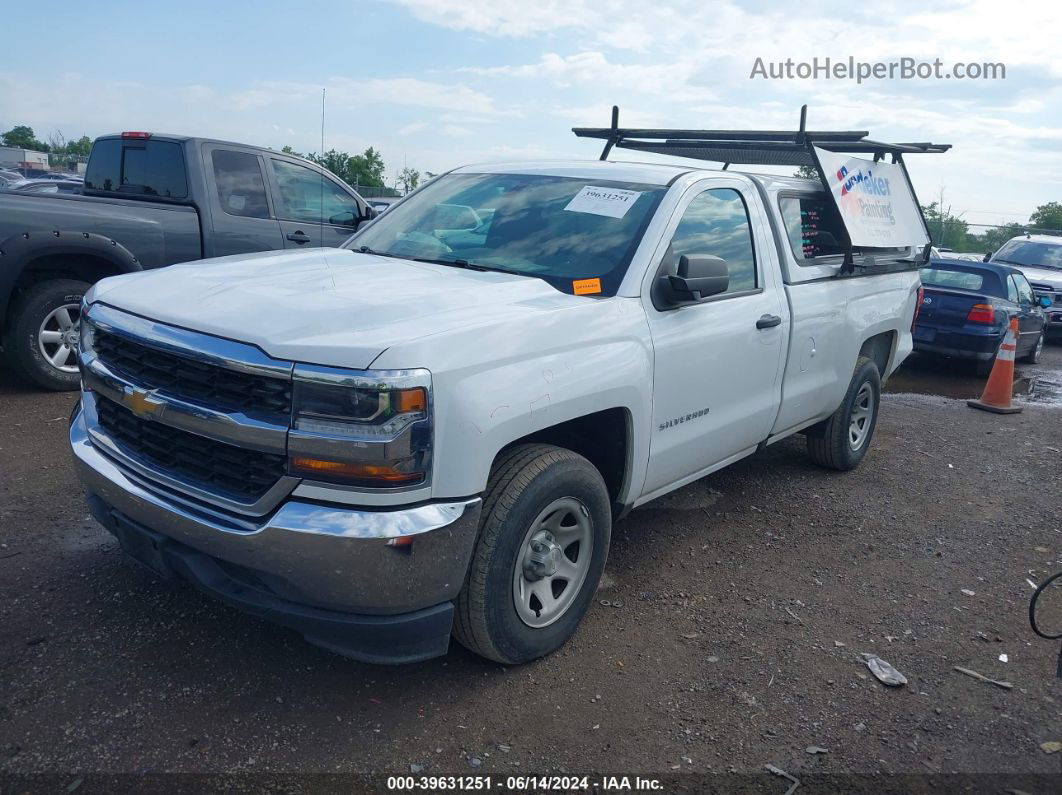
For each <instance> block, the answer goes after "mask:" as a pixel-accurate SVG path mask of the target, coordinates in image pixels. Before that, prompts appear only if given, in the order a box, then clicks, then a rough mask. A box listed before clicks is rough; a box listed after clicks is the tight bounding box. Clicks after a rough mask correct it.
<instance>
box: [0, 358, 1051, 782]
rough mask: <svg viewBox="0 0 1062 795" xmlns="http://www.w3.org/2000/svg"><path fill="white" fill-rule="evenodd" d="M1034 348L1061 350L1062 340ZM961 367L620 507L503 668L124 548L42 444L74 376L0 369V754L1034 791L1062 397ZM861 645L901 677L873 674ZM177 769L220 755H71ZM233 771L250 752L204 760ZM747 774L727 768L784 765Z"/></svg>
mask: <svg viewBox="0 0 1062 795" xmlns="http://www.w3.org/2000/svg"><path fill="white" fill-rule="evenodd" d="M1040 372H1042V373H1044V374H1046V376H1047V378H1048V380H1050V378H1057V377H1058V376H1059V375H1060V373H1062V348H1060V347H1057V346H1055V347H1051V348H1049V349H1048V350H1047V351H1046V352H1045V363H1044V365H1043V366H1042V367H1041V368H1040ZM961 377H962V376H961V374H955V373H949V372H947V371H943V372H942V371H941V370H940V369H939V368H936V367H925V366H924V365H921V366H919V365H918V364H917V363H914V364H912V365H910V366H908V367H906V368H905V371H904V373H903V377H902V378H899V379H896V384H899V387H897V386H896V385H895V384H894V385H893V388H894V389H896V388H902V389H903V390H904V391H921V392H927V393H930V394H922V395H916V394H889V395H886V397H885V399H884V400H883V404H882V413H881V419H880V422H879V424H878V429H877V434H876V437H875V439H874V444H873V447H872V449H871V452H870V454H869V456H868V457H867V458H866V459H865V461H864V462H863V464H862V466H861V467H860V468H859V469H858V470H857V471H855V472H853V473H850V474H836V473H829V472H825V471H823V470H820V469H817V468H815V467H814V466H813V465H811V464H810V463H809V461H808V460H807V459H806V457H805V455H804V451H803V440H802V438H796V439H790V440H786V441H784V442H781V443H779V444H777V445H774V446H773V447H771V448H769V449H768V450H766V451H764V452H762V453H760V454H758V455H756V456H753V457H752V458H750V459H747V460H745V461H743V462H740V463H739V464H737V465H735V466H732V467H730V468H729V469H727V470H724V471H722V472H719V473H717V474H715V475H713V476H710V477H708V478H705V479H704V480H702V481H700V482H698V483H695V484H693V485H691V486H689V487H687V488H684V489H682V490H681V491H678V492H676V493H674V494H672V495H669V496H667V497H665V498H662V499H660V500H657V501H656V502H654V503H652V504H650V505H648V506H645V507H644V508H642V509H639V510H637V511H635V512H634V513H633V514H632V515H631V516H630V517H628V518H627V519H625V520H624V521H622V522H620V523H619V524H618V525H617V526H616V529H615V532H614V536H613V547H612V552H611V557H610V559H609V565H608V569H607V573H606V577H605V582H604V583H603V585H602V589H601V591H600V593H599V602H598V604H596V605H595V606H594V608H593V610H592V611H591V612H590V614H589V615H588V616H587V618H586V620H585V621H584V623H583V626H582V629H581V630H580V632H579V633H578V635H577V636H576V637H575V638H574V640H573V641H572V642H571V643H569V644H568V646H566V647H565V648H564V649H562V650H561V651H560V652H558V653H557V654H555V655H553V656H552V657H550V658H548V659H545V660H542V661H539V662H537V663H534V664H531V665H527V666H523V667H519V668H507V667H503V666H499V665H497V664H493V663H489V662H486V661H483V660H481V659H479V658H477V657H475V656H473V655H471V654H469V653H467V652H465V651H464V650H463V649H461V648H460V647H458V646H456V645H455V646H454V647H453V648H452V649H451V652H450V654H449V655H448V656H447V657H445V658H442V659H438V660H434V661H431V662H427V663H422V664H418V665H413V666H408V667H400V668H380V667H373V666H368V665H362V664H358V663H355V662H352V661H349V660H345V659H342V658H339V657H337V656H335V655H333V654H330V653H328V652H326V651H323V650H320V649H317V648H314V647H312V646H309V645H307V644H305V643H303V642H302V641H301V640H300V639H299V638H298V637H296V636H294V635H291V634H289V633H288V632H286V631H284V630H282V629H278V628H275V627H273V626H271V625H269V624H266V623H264V622H261V621H259V620H256V619H253V618H249V617H247V616H244V615H242V614H240V613H238V612H236V611H234V610H231V609H229V608H227V607H223V606H220V605H218V604H216V603H214V602H213V601H211V600H210V599H208V598H206V597H203V596H201V595H199V594H198V593H196V592H195V591H193V590H191V589H189V588H187V587H182V586H167V585H163V584H160V583H159V582H157V581H155V580H153V579H152V578H151V576H150V575H149V574H147V573H144V572H142V571H141V570H140V569H139V568H137V567H136V566H135V565H134V564H132V563H130V562H128V561H127V560H126V559H125V558H124V557H123V555H122V554H121V553H120V551H119V549H118V545H117V543H116V542H115V541H114V540H113V539H112V538H111V537H110V536H109V535H107V534H106V533H105V532H104V531H103V530H102V529H101V528H99V527H98V526H97V525H96V524H95V523H94V522H93V521H92V520H91V519H89V518H88V515H87V512H86V510H85V507H84V505H83V503H82V499H81V495H80V492H79V490H78V487H77V485H76V483H75V480H74V478H73V475H72V469H71V466H70V464H69V462H68V460H67V459H68V455H67V450H66V441H65V431H66V418H67V415H68V413H69V410H70V407H71V405H72V403H73V400H74V398H73V396H71V395H69V394H62V395H55V394H42V393H38V392H33V391H31V390H29V389H28V388H26V387H23V386H22V385H20V384H16V383H14V382H13V381H11V379H10V377H9V376H4V375H0V429H2V433H0V470H2V477H0V774H6V775H7V776H8V778H9V780H12V779H11V778H10V777H11V776H16V775H19V774H41V773H44V774H52V775H54V776H55V778H54V779H22V780H21V784H22V785H23V786H22V789H27V790H31V789H34V786H35V785H38V786H40V787H43V788H44V789H48V788H50V787H52V786H54V787H56V788H58V787H60V786H61V787H63V788H64V789H68V788H69V787H74V788H76V789H80V791H82V792H85V791H103V790H105V789H119V788H121V787H120V786H119V784H120V783H122V782H124V783H125V785H126V787H128V788H132V789H136V788H141V787H144V786H146V783H147V782H150V781H156V783H158V782H166V781H168V782H169V783H168V784H166V783H159V787H160V788H161V789H168V790H169V791H176V789H177V786H176V782H177V781H183V782H184V784H185V785H186V786H188V787H190V788H191V789H199V788H202V787H204V786H207V784H208V783H213V784H214V785H217V786H223V785H226V784H228V785H236V784H239V783H240V782H244V783H246V782H248V781H254V782H258V783H262V782H284V781H287V782H289V786H291V787H292V788H297V787H298V786H299V785H300V779H297V778H294V777H297V776H301V775H303V774H310V773H324V774H334V773H343V774H352V775H354V776H356V777H357V778H354V779H349V780H345V781H348V782H352V781H357V782H362V783H366V782H372V784H373V785H374V786H377V787H380V786H382V782H383V781H384V778H383V777H384V776H387V775H391V774H408V773H410V771H411V770H412V771H415V772H417V774H418V775H443V774H489V775H492V776H494V777H495V779H497V778H499V777H504V776H507V775H512V774H519V773H524V774H528V773H551V772H553V773H557V772H566V773H570V774H617V775H621V774H625V775H633V774H635V773H640V774H643V775H648V776H655V777H664V782H665V787H666V788H670V789H675V790H678V789H686V790H688V791H697V790H701V791H703V789H704V779H702V778H697V775H696V774H706V773H713V774H726V773H737V774H748V773H761V774H762V771H763V770H764V766H765V765H767V764H770V765H774V766H776V767H778V768H780V769H783V770H785V771H787V772H788V773H790V774H792V775H793V776H795V777H797V778H800V779H802V780H803V781H804V782H805V784H806V785H807V784H808V783H809V782H816V781H818V782H819V783H820V784H821V783H822V782H826V781H829V780H830V778H829V777H830V776H847V775H850V774H861V775H866V776H877V777H878V778H876V779H869V780H870V781H877V782H879V784H878V785H874V786H871V785H868V786H870V788H871V789H874V790H875V791H882V787H881V786H880V782H882V781H893V782H895V781H900V780H902V781H904V782H906V783H905V784H904V786H903V787H902V788H903V789H914V788H916V784H917V783H918V782H932V781H934V779H933V778H932V777H927V776H926V774H934V773H939V774H949V773H961V774H974V775H973V777H972V778H970V779H967V780H966V781H968V782H971V781H972V782H973V785H974V787H975V789H976V788H978V787H980V786H985V782H990V783H989V785H988V787H989V789H988V790H987V791H995V792H999V791H1002V790H1003V787H1002V781H1003V779H1000V778H998V777H996V778H993V777H992V776H991V775H990V774H1010V775H1011V776H1021V775H1026V776H1031V778H1027V779H1022V780H1023V781H1025V783H1024V784H1023V785H1022V786H1021V787H1020V788H1021V789H1022V790H1023V791H1026V792H1047V791H1052V790H1053V791H1056V792H1057V791H1058V790H1057V789H1053V787H1054V786H1057V785H1058V783H1059V781H1060V779H1059V778H1057V775H1058V774H1059V772H1060V763H1062V753H1057V754H1047V753H1045V752H1044V750H1042V749H1041V747H1040V746H1041V744H1042V743H1045V742H1050V741H1058V740H1062V719H1060V715H1062V708H1060V704H1062V680H1058V679H1055V678H1053V675H1054V670H1055V660H1056V656H1057V654H1058V651H1059V649H1058V645H1057V644H1050V643H1048V642H1046V641H1041V640H1039V639H1038V638H1036V637H1035V636H1033V635H1032V633H1031V631H1030V630H1029V627H1028V622H1027V619H1026V610H1027V601H1028V598H1029V595H1030V593H1031V588H1030V586H1029V584H1028V582H1027V579H1031V580H1033V581H1038V580H1041V579H1043V578H1044V577H1045V575H1046V574H1048V573H1050V572H1052V571H1055V570H1058V569H1059V568H1060V567H1062V501H1060V499H1059V476H1058V472H1059V465H1060V463H1062V454H1060V452H1059V451H1060V450H1062V408H1059V407H1055V406H1052V405H1050V404H1049V403H1048V402H1045V403H1037V402H1035V401H1034V402H1030V403H1028V404H1027V406H1026V409H1025V411H1024V412H1023V413H1022V414H1019V415H1015V416H1009V417H999V416H995V415H990V414H985V413H982V412H978V411H973V410H971V409H969V408H967V407H966V405H965V403H964V402H962V401H960V400H955V399H950V398H946V397H940V396H934V394H932V393H941V392H948V391H949V390H950V389H951V388H952V387H953V386H954V384H953V383H952V381H953V380H954V379H956V378H961ZM945 382H947V383H948V384H951V386H947V387H946V385H945ZM975 386H976V385H974V386H971V387H970V388H975ZM945 387H946V388H945ZM862 652H870V653H874V654H878V655H880V656H881V657H882V658H884V659H885V660H887V661H888V662H890V663H891V664H893V665H894V666H895V667H896V668H897V669H899V670H900V671H901V672H902V673H904V674H905V675H906V677H907V679H908V684H907V686H906V687H903V688H898V689H889V688H886V687H884V686H882V685H881V684H879V683H878V682H877V681H876V680H875V679H874V677H873V676H872V675H871V674H870V672H869V671H868V670H867V668H866V666H865V665H864V663H863V661H862V658H861V657H860V654H861V653H862ZM1001 654H1007V655H1008V657H1009V662H1007V663H1003V662H1000V660H999V656H1000V655H1001ZM954 666H962V667H965V668H969V669H973V670H976V671H978V672H980V673H981V674H984V675H985V676H987V677H991V678H993V679H1001V680H1007V681H1009V682H1012V683H1013V688H1012V689H1009V690H1008V689H1003V688H1000V687H997V686H995V685H993V684H988V683H985V682H982V681H978V680H975V679H973V678H970V677H968V676H964V675H962V674H960V673H958V672H956V671H955V670H954ZM811 746H817V747H819V748H821V749H826V750H825V752H823V753H809V752H808V749H809V747H811ZM411 766H413V767H411ZM172 772H185V773H205V774H210V775H213V776H222V778H215V779H189V780H183V779H172V780H166V779H161V780H158V779H149V778H136V777H132V776H127V777H126V778H118V779H112V780H110V785H108V786H102V785H100V783H99V780H98V779H93V778H92V775H93V774H101V773H107V774H135V776H143V775H145V774H155V773H172ZM242 773H247V774H257V775H260V776H262V778H257V779H254V778H252V779H239V778H237V779H233V778H225V777H224V776H225V775H231V774H242ZM1037 774H1039V776H1037ZM1050 774H1055V775H1054V776H1052V775H1050ZM764 775H765V776H766V778H757V779H755V780H753V779H751V778H750V779H748V780H747V781H748V782H749V783H750V784H752V783H755V785H756V786H758V787H759V788H760V789H761V790H762V791H769V792H778V793H782V792H784V791H785V788H786V787H787V786H788V782H787V781H785V780H783V779H780V778H773V777H771V776H770V775H768V774H764ZM901 775H906V776H908V777H909V778H906V779H893V778H891V777H893V776H901ZM915 777H917V778H915ZM712 780H714V781H728V782H729V783H730V784H731V785H735V786H736V785H737V784H738V783H740V782H745V781H746V780H745V779H740V778H730V779H722V778H720V779H712ZM857 780H860V781H861V780H862V779H854V778H850V779H849V778H838V779H833V781H834V782H835V785H834V787H833V788H834V789H836V788H852V787H854V786H855V782H856V781H857ZM940 780H944V781H949V782H951V784H949V785H948V786H946V787H945V789H950V788H952V786H951V785H955V786H957V782H958V781H959V780H958V779H947V778H943V779H940ZM1007 780H1008V781H1012V780H1018V779H1012V778H1008V779H1007ZM328 781H330V780H327V779H326V780H321V781H318V782H317V783H318V788H327V782H328ZM42 782H48V783H47V784H44V783H42ZM219 782H220V783H219ZM292 782H294V783H292ZM836 782H844V784H836ZM303 783H304V782H303ZM591 783H593V779H591ZM938 783H939V782H938ZM93 786H95V789H93ZM254 786H255V787H257V784H255V785H254ZM280 786H281V788H283V785H282V784H281V785H280ZM1008 786H1011V785H1010V784H1008ZM101 787H102V788H101ZM252 788H254V787H252ZM351 788H352V786H348V787H346V789H347V791H350V789H351ZM16 789H18V787H16ZM161 789H160V791H161ZM811 789H813V787H812V788H811ZM827 789H829V787H827ZM7 791H9V788H5V787H4V785H3V779H2V778H0V792H7Z"/></svg>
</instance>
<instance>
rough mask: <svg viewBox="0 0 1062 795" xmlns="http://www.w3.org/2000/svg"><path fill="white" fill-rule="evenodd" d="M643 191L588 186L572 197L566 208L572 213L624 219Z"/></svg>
mask: <svg viewBox="0 0 1062 795" xmlns="http://www.w3.org/2000/svg"><path fill="white" fill-rule="evenodd" d="M641 195H642V193H641V191H637V190H621V189H620V188H599V187H597V186H595V185H587V186H586V187H584V188H583V189H582V190H581V191H579V192H578V193H576V194H575V196H573V197H572V200H571V201H570V202H568V204H567V205H566V206H565V208H564V209H565V210H567V211H568V212H571V213H589V214H590V215H604V216H607V217H609V218H622V217H623V216H625V215H626V214H627V210H629V209H631V207H633V206H634V203H635V202H636V201H638V197H639V196H641Z"/></svg>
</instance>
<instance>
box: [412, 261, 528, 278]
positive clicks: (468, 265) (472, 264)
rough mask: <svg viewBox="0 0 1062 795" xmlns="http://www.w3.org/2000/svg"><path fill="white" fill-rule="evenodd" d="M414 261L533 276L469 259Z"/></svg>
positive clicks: (471, 269)
mask: <svg viewBox="0 0 1062 795" xmlns="http://www.w3.org/2000/svg"><path fill="white" fill-rule="evenodd" d="M412 259H413V261H414V262H427V263H430V264H432V265H449V266H451V267H454V268H464V269H465V270H470V271H494V272H496V273H511V274H513V275H514V276H530V275H531V274H528V273H521V272H520V271H514V270H511V269H509V268H502V267H499V266H496V265H480V264H479V263H478V262H469V261H468V260H467V259H431V258H429V257H413V258H412Z"/></svg>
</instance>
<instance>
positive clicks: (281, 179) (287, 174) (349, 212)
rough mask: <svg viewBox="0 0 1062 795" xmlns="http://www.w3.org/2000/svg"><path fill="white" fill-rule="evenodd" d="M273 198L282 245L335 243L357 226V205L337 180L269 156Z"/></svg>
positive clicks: (331, 244)
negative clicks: (282, 239)
mask: <svg viewBox="0 0 1062 795" xmlns="http://www.w3.org/2000/svg"><path fill="white" fill-rule="evenodd" d="M271 165H272V172H273V201H274V204H275V205H276V211H277V217H278V218H279V219H280V229H281V232H282V233H283V238H284V246H285V247H286V248H312V247H314V246H338V245H340V244H341V243H342V242H343V241H344V240H346V239H347V238H348V237H350V236H351V235H352V234H354V232H355V230H356V228H357V221H358V219H359V218H360V217H361V212H362V210H361V207H360V206H359V204H358V202H357V200H356V199H355V198H354V197H353V196H352V195H351V194H350V193H348V192H347V191H346V190H344V189H343V188H342V187H341V186H340V185H339V184H338V183H336V182H334V181H333V180H331V179H329V178H328V177H326V176H324V175H322V174H321V172H319V171H314V170H313V169H311V168H307V167H306V166H301V165H299V164H297V163H291V162H288V161H286V160H280V159H278V158H271Z"/></svg>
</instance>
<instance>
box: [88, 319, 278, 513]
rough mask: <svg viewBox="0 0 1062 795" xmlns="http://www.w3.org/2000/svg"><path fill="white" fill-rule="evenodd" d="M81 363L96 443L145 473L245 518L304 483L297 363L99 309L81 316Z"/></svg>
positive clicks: (167, 486)
mask: <svg viewBox="0 0 1062 795" xmlns="http://www.w3.org/2000/svg"><path fill="white" fill-rule="evenodd" d="M78 361H79V364H80V367H81V374H82V380H83V382H84V387H85V390H86V392H85V394H84V397H83V401H82V402H83V403H84V405H85V407H86V411H85V422H86V428H87V431H88V434H89V438H90V439H91V440H92V443H93V444H94V445H96V446H97V447H98V448H99V449H101V450H102V451H104V452H106V453H108V454H109V455H110V456H111V457H112V458H113V459H114V460H115V462H116V463H118V464H122V465H124V466H125V468H126V469H127V470H129V471H130V472H132V473H135V474H136V475H137V476H138V477H140V478H147V479H148V480H151V481H154V482H155V483H156V484H157V485H158V486H159V487H161V488H163V489H168V490H171V491H173V490H176V491H180V492H183V493H184V494H185V495H187V496H188V497H190V498H192V499H193V500H196V501H199V502H206V503H210V504H212V506H214V507H216V508H220V509H222V510H225V511H229V512H233V513H237V514H242V515H248V516H262V515H264V514H266V513H268V512H269V511H271V510H273V509H274V508H275V507H276V506H277V505H278V504H279V503H280V501H281V500H283V499H284V498H285V497H286V496H287V495H288V494H290V493H291V491H292V490H293V489H294V488H295V486H296V484H297V483H298V480H299V479H298V478H296V477H293V476H291V475H289V474H288V473H287V438H288V431H289V426H290V423H291V404H292V375H291V373H292V368H293V363H292V362H289V361H283V360H279V359H273V358H271V357H269V356H268V355H266V354H265V353H264V352H263V351H261V350H260V349H259V348H257V347H255V346H253V345H248V344H246V343H240V342H235V341H233V340H228V339H224V338H222V337H215V336H213V335H210V334H203V333H199V332H194V331H189V330H187V329H182V328H179V327H177V326H170V325H167V324H164V323H158V322H156V321H153V320H148V319H147V318H143V317H139V316H137V315H132V314H129V313H126V312H121V311H119V310H116V309H114V308H112V307H109V306H106V305H102V304H93V305H92V306H90V307H89V308H88V311H87V312H86V313H85V314H84V315H83V318H82V325H81V351H80V353H79V360H78Z"/></svg>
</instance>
